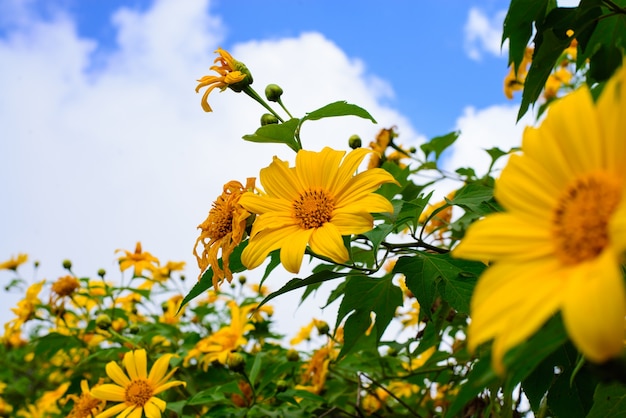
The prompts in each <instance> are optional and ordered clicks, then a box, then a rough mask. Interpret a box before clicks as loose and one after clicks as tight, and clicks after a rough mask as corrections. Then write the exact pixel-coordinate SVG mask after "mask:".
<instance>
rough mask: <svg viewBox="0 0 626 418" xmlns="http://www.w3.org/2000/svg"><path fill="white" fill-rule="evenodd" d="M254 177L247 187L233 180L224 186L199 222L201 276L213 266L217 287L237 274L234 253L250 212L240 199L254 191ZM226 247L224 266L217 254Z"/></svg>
mask: <svg viewBox="0 0 626 418" xmlns="http://www.w3.org/2000/svg"><path fill="white" fill-rule="evenodd" d="M254 181H255V179H254V178H252V177H251V178H248V180H247V182H246V187H245V188H244V187H243V185H242V184H241V183H239V182H238V181H234V180H233V181H230V182H228V183H226V184H225V185H224V190H223V192H222V194H221V195H220V196H218V198H217V199H216V200H215V201H214V202H213V207H212V208H211V210H210V211H209V216H207V218H206V219H205V220H204V222H202V223H201V224H200V225H198V229H200V236H199V237H198V239H197V240H196V243H195V244H194V246H193V255H195V256H196V260H197V262H198V267H200V275H199V276H198V279H200V277H201V276H202V273H204V271H205V270H206V269H207V268H208V267H209V266H211V267H212V268H213V287H214V288H215V289H216V290H217V289H218V288H219V285H220V284H221V283H222V282H223V281H224V278H226V279H227V280H228V282H229V283H230V281H231V280H232V279H233V273H232V272H231V271H230V263H229V261H230V256H231V254H232V253H233V250H234V249H235V247H237V245H239V243H240V242H241V240H242V239H243V234H244V233H245V231H246V220H247V219H248V216H250V214H249V213H248V212H247V211H246V210H245V209H244V208H243V207H241V206H240V205H239V199H240V198H241V196H242V195H243V194H244V193H245V192H246V191H247V190H254ZM198 244H202V246H203V247H204V248H203V249H202V254H200V255H199V254H198ZM220 249H221V250H222V265H223V266H222V267H223V268H222V267H220V265H219V263H218V260H217V256H218V252H219V251H220Z"/></svg>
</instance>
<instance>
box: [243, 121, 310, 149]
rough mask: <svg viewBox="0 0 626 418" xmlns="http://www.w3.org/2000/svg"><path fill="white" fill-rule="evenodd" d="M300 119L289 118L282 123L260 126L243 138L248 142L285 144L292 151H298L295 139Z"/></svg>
mask: <svg viewBox="0 0 626 418" xmlns="http://www.w3.org/2000/svg"><path fill="white" fill-rule="evenodd" d="M299 124H300V119H295V118H294V119H290V120H288V121H287V122H284V123H277V124H270V125H265V126H261V127H260V128H259V129H257V130H256V132H255V133H253V134H252V135H244V136H243V139H245V140H246V141H250V142H261V143H278V144H286V145H288V146H289V147H290V148H291V149H293V150H294V151H298V145H297V141H296V139H295V135H296V130H297V129H298V126H299Z"/></svg>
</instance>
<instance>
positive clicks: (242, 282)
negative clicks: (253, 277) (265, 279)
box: [237, 274, 248, 285]
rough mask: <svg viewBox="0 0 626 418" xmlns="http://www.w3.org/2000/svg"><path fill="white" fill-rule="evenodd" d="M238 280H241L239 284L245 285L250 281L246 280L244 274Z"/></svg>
mask: <svg viewBox="0 0 626 418" xmlns="http://www.w3.org/2000/svg"><path fill="white" fill-rule="evenodd" d="M237 280H239V284H241V285H244V284H246V281H247V280H248V279H247V278H246V276H244V275H243V274H242V275H241V276H239V277H238V278H237Z"/></svg>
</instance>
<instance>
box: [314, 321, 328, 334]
mask: <svg viewBox="0 0 626 418" xmlns="http://www.w3.org/2000/svg"><path fill="white" fill-rule="evenodd" d="M315 328H317V332H319V333H320V335H326V334H328V331H330V327H329V326H328V324H327V323H326V321H319V322H317V323H316V324H315Z"/></svg>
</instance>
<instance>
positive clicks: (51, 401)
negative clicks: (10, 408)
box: [17, 382, 70, 418]
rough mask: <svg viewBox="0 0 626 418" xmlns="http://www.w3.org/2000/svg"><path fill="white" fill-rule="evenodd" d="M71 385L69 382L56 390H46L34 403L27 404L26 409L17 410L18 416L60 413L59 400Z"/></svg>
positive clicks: (42, 417)
mask: <svg viewBox="0 0 626 418" xmlns="http://www.w3.org/2000/svg"><path fill="white" fill-rule="evenodd" d="M69 386H70V383H69V382H66V383H63V384H61V385H59V387H58V388H56V389H55V390H50V391H47V392H44V393H43V395H41V397H40V398H39V399H37V400H36V401H35V402H34V403H32V404H29V405H26V408H25V409H20V410H19V411H17V416H18V417H22V418H47V417H51V416H56V414H60V413H61V411H60V410H59V407H58V406H57V401H58V400H59V399H61V397H62V396H63V395H64V394H65V391H66V390H67V388H68V387H69Z"/></svg>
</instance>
